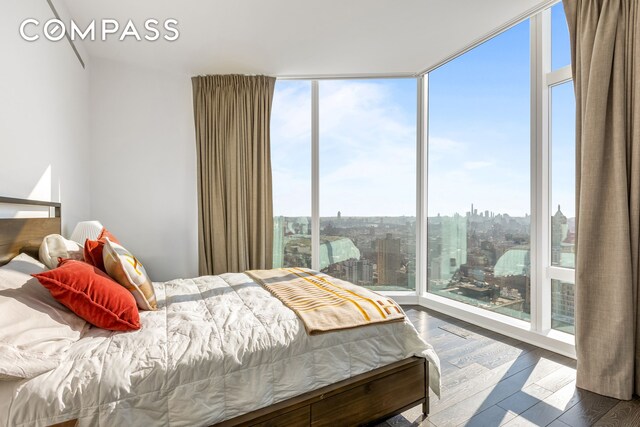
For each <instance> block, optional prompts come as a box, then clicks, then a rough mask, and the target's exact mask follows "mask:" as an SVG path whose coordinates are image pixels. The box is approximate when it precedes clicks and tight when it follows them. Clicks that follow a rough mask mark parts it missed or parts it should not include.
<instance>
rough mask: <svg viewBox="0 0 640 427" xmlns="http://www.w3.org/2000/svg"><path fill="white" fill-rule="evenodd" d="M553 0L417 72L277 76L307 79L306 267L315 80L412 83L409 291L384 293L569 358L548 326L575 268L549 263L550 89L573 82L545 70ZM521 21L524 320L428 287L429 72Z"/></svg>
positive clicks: (315, 141)
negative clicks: (526, 146) (527, 261)
mask: <svg viewBox="0 0 640 427" xmlns="http://www.w3.org/2000/svg"><path fill="white" fill-rule="evenodd" d="M558 2H559V0H554V1H550V2H546V3H545V4H544V5H542V6H541V7H540V8H538V9H536V10H532V11H530V12H529V13H528V14H526V15H524V16H521V17H518V18H517V19H515V20H513V21H511V22H509V23H507V24H506V25H505V26H504V27H503V28H500V29H499V30H496V31H494V32H492V33H491V34H489V35H487V36H486V37H484V38H483V39H481V40H479V41H476V42H474V43H473V44H472V45H470V46H468V47H466V48H465V49H463V50H461V51H460V52H458V53H457V54H456V55H452V56H450V57H448V58H447V59H446V60H445V61H443V62H442V63H440V64H438V65H437V66H434V67H431V68H429V69H426V70H423V71H420V72H419V73H415V74H412V73H398V74H385V75H378V74H369V75H347V76H339V75H336V76H325V75H323V76H282V77H278V78H279V79H281V80H309V81H311V103H312V105H311V115H312V117H311V126H312V130H311V181H312V184H311V187H312V188H311V254H312V255H311V259H312V268H314V269H316V270H317V269H318V267H319V264H320V262H319V252H320V251H319V248H320V216H319V210H320V206H319V201H320V200H319V199H320V198H319V188H320V182H319V180H320V173H319V172H320V158H319V150H320V145H319V144H320V138H319V137H320V135H319V127H320V124H319V83H318V82H319V81H320V80H327V79H329V80H346V79H384V78H391V79H402V78H411V79H416V80H417V85H416V87H417V91H416V92H417V93H416V104H417V108H416V111H417V114H416V260H417V262H416V272H415V274H416V289H415V291H412V290H411V291H383V292H380V293H382V294H384V295H387V296H390V297H392V298H394V299H395V300H396V301H397V302H398V303H400V304H418V305H421V306H423V307H426V308H431V309H434V310H436V311H439V312H442V313H444V314H448V315H451V316H453V317H456V318H459V319H461V320H464V321H468V322H472V323H474V324H476V325H478V326H481V327H484V328H486V329H489V330H492V331H495V332H499V333H502V334H505V335H509V336H511V337H514V338H516V339H520V340H522V341H525V342H529V343H531V344H534V345H536V346H539V347H542V348H545V349H549V350H551V351H554V352H557V353H560V354H563V355H565V356H569V357H573V358H575V357H576V353H575V338H574V336H573V335H571V334H568V333H566V332H562V331H558V330H555V329H552V327H551V324H552V321H551V308H552V305H551V302H552V301H551V281H552V280H561V281H565V282H572V283H575V270H574V269H571V268H566V267H559V266H554V265H552V264H551V214H552V212H551V178H552V177H551V148H552V147H551V90H552V88H553V87H554V86H556V85H559V84H562V83H566V82H568V81H571V80H572V75H571V66H570V65H568V66H565V67H562V68H559V69H556V70H552V69H551V65H552V64H551V7H552V6H553V5H555V4H557V3H558ZM524 20H529V21H530V55H531V56H530V58H531V60H530V67H531V73H530V80H531V82H530V83H531V99H530V101H531V109H530V110H531V117H530V132H531V138H530V141H531V143H530V149H531V156H530V161H531V168H530V170H531V177H530V185H531V187H530V192H531V193H530V194H531V232H530V236H531V238H530V256H531V277H530V282H531V320H530V322H527V321H523V320H520V319H516V318H512V317H509V316H507V315H503V314H498V313H495V312H491V311H487V310H484V309H482V308H479V307H474V306H470V305H467V304H464V303H462V302H459V301H455V300H451V299H448V298H445V297H442V296H439V295H434V294H430V293H428V291H427V280H428V278H427V269H428V265H427V254H428V247H427V242H428V236H427V229H428V227H427V220H428V214H427V212H428V211H427V204H428V194H427V192H428V178H429V170H428V165H429V162H428V157H429V141H428V135H429V134H428V126H429V73H430V72H431V71H433V70H435V69H436V68H438V67H440V66H441V65H443V64H445V63H447V62H449V61H451V60H453V59H455V58H457V57H458V56H460V55H463V54H465V53H466V52H468V51H469V50H471V49H473V48H474V47H476V46H478V45H480V44H482V43H484V42H485V41H487V40H489V39H491V38H493V37H495V36H496V35H498V34H501V33H502V32H504V31H507V30H509V29H510V28H512V27H513V26H515V25H517V24H519V23H520V22H522V21H524Z"/></svg>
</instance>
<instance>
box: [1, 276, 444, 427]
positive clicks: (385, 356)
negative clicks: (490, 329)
mask: <svg viewBox="0 0 640 427" xmlns="http://www.w3.org/2000/svg"><path fill="white" fill-rule="evenodd" d="M154 287H155V289H156V296H157V299H158V310H157V311H153V312H151V311H147V312H141V322H142V329H140V330H139V331H135V332H128V333H122V332H110V331H105V330H101V329H98V328H91V329H90V330H89V331H88V332H87V333H86V334H85V335H84V336H83V338H82V339H80V340H79V341H78V342H76V343H75V344H74V345H73V346H72V348H71V350H70V351H69V352H68V353H67V356H66V358H65V360H64V361H63V362H62V363H61V364H60V365H59V366H58V367H57V368H55V369H54V370H52V371H49V372H47V373H45V374H42V375H40V376H38V377H36V378H33V379H30V380H25V381H20V382H4V383H0V425H6V426H27V425H28V426H41V425H51V424H54V423H58V422H62V421H65V420H69V419H79V421H80V425H81V426H89V425H91V426H98V425H103V426H118V425H122V426H125V425H126V426H128V425H149V426H150V425H161V426H165V425H167V426H168V425H171V426H181V425H185V426H194V425H211V424H214V423H216V422H220V421H223V420H225V419H229V418H233V417H236V416H238V415H241V414H244V413H247V412H250V411H252V410H255V409H258V408H261V407H264V406H268V405H271V404H273V403H276V402H279V401H282V400H285V399H287V398H290V397H293V396H296V395H299V394H301V393H305V392H307V391H310V390H313V389H316V388H319V387H322V386H325V385H328V384H331V383H335V382H337V381H341V380H344V379H346V378H349V377H352V376H354V375H358V374H361V373H364V372H367V371H370V370H372V369H375V368H378V367H380V366H383V365H386V364H389V363H392V362H395V361H398V360H401V359H404V358H407V357H410V356H420V357H425V358H427V359H428V360H429V362H430V385H431V388H432V389H433V390H434V391H435V392H436V393H437V394H439V384H440V375H439V362H438V358H437V356H436V354H435V352H434V351H433V349H432V348H431V346H430V345H428V344H427V343H425V342H424V341H423V340H422V339H421V338H420V337H419V335H418V333H417V332H416V330H415V328H414V327H413V325H412V324H411V323H410V322H409V321H408V320H405V321H404V322H394V323H387V324H378V325H371V326H366V327H362V328H356V329H350V330H344V331H339V332H331V333H326V334H320V335H313V336H310V335H308V334H307V333H306V331H305V328H304V325H303V324H302V322H301V321H300V320H299V319H298V318H297V317H296V315H295V313H294V312H293V311H291V310H290V309H289V308H287V307H286V306H284V305H283V304H282V303H281V302H280V301H279V300H278V299H277V298H275V297H273V296H272V295H271V294H270V293H269V292H268V291H267V290H265V289H263V288H262V287H261V286H260V285H258V284H257V283H255V282H253V281H252V280H251V279H250V278H249V277H248V276H247V275H245V274H223V275H220V276H205V277H200V278H196V279H180V280H174V281H171V282H166V283H156V284H154Z"/></svg>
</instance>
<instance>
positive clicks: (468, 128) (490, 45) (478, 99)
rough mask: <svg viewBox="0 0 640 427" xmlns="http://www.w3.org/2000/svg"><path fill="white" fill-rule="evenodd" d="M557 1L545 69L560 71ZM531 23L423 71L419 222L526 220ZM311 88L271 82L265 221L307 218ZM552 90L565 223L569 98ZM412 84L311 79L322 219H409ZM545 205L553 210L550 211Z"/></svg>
mask: <svg viewBox="0 0 640 427" xmlns="http://www.w3.org/2000/svg"><path fill="white" fill-rule="evenodd" d="M561 7H562V6H561V5H557V6H554V8H553V10H552V28H553V38H552V47H553V49H552V64H553V66H554V68H558V67H559V66H564V65H567V64H568V63H569V43H568V34H567V30H566V23H565V21H564V15H563V13H562V10H561ZM529 67H530V65H529V22H528V21H525V22H523V23H521V24H519V25H517V26H516V27H513V28H512V29H510V30H508V31H507V32H505V33H503V34H501V35H499V36H497V37H495V38H493V39H492V40H490V41H488V42H486V43H484V44H483V45H481V46H479V47H477V48H475V49H473V50H472V51H470V52H468V53H466V54H464V55H462V56H460V57H458V58H456V59H455V60H453V61H451V62H449V63H447V64H445V65H444V66H442V67H440V68H438V69H437V70H434V71H433V72H431V73H430V75H429V215H430V216H431V215H436V214H438V213H440V214H442V215H451V214H453V213H455V212H458V213H461V214H464V213H465V212H466V211H467V210H469V207H470V205H471V203H474V205H475V207H477V208H478V209H479V211H484V210H490V211H494V212H496V213H508V214H509V215H517V216H522V215H524V214H525V213H530V192H529V189H530V131H529V120H530V111H529V109H530V78H529V73H530V70H529ZM310 88H311V85H310V83H309V82H307V81H278V82H277V84H276V94H275V97H274V104H273V116H272V117H273V120H272V142H271V144H272V164H273V173H274V213H275V214H276V215H287V216H308V215H309V214H310V211H311V197H310V193H311V184H310V182H311V178H310V177H311V174H310V163H311V160H310V156H311V150H310V140H311V123H310V116H311V107H310V102H311V95H310V92H311V89H310ZM572 91H573V89H572V87H571V84H570V83H569V84H565V85H562V86H559V87H556V88H554V89H553V91H552V97H553V101H552V105H553V112H552V117H551V118H552V122H553V129H552V138H553V154H552V160H553V161H552V170H553V178H554V179H553V184H552V193H553V196H552V202H553V204H554V205H557V204H558V203H559V204H561V205H562V210H563V212H564V213H565V214H566V215H567V216H573V211H574V208H573V204H574V201H573V183H574V178H573V174H574V171H575V168H574V166H573V164H574V158H573V156H574V154H573V153H574V151H573V132H574V131H573V119H572V115H573V94H572ZM415 135H416V81H415V80H414V79H394V80H385V79H381V80H343V81H321V82H320V215H321V216H333V215H335V214H336V213H337V211H338V210H340V211H341V212H342V214H343V215H347V216H350V215H353V216H359V215H361V216H398V215H407V216H414V215H415V195H416V187H415V185H416V184H415V183H416V179H415V174H416V157H415V156H416V154H415V153H416V149H415V143H416V136H415ZM555 208H556V207H555V206H554V210H555Z"/></svg>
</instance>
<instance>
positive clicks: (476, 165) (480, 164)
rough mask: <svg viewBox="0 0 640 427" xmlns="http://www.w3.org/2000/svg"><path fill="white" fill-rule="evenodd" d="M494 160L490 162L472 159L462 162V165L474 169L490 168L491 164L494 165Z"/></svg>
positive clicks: (467, 168)
mask: <svg viewBox="0 0 640 427" xmlns="http://www.w3.org/2000/svg"><path fill="white" fill-rule="evenodd" d="M493 164H494V163H493V162H488V161H483V160H476V161H471V162H464V163H463V164H462V166H463V167H464V168H465V169H466V170H474V169H482V168H488V167H489V166H493Z"/></svg>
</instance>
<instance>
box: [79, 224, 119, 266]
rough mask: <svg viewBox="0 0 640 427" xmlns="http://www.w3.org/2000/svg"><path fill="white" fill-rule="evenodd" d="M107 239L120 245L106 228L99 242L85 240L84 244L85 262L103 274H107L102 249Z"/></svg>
mask: <svg viewBox="0 0 640 427" xmlns="http://www.w3.org/2000/svg"><path fill="white" fill-rule="evenodd" d="M107 238H108V239H109V240H110V241H112V242H115V243H118V244H119V243H120V242H119V241H118V239H116V236H114V235H113V234H111V233H110V232H109V230H107V229H106V228H104V227H103V228H102V231H101V232H100V235H99V236H98V239H97V240H89V239H87V240H85V242H84V260H85V262H87V263H89V264H91V265H93V266H94V267H97V268H98V269H100V270H102V271H103V272H105V273H106V272H107V271H106V270H105V268H104V260H103V259H102V249H103V248H104V242H106V241H107Z"/></svg>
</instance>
